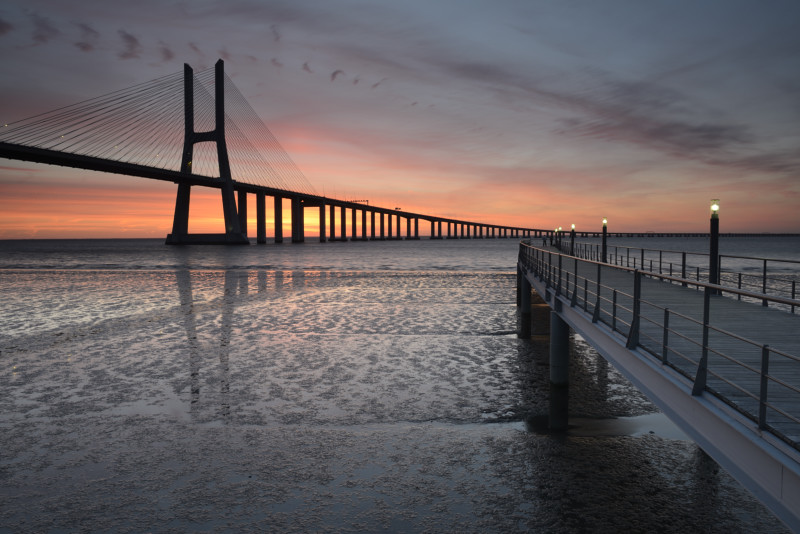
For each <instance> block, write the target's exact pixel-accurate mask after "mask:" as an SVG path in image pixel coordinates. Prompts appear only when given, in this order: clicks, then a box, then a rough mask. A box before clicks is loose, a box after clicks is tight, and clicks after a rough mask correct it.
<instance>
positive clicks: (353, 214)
mask: <svg viewBox="0 0 800 534" xmlns="http://www.w3.org/2000/svg"><path fill="white" fill-rule="evenodd" d="M356 215H357V213H356V209H355V208H353V209H351V210H350V226H351V228H350V234H351V235H352V237H351V238H350V239H351V240H352V241H358V228H357V227H356Z"/></svg>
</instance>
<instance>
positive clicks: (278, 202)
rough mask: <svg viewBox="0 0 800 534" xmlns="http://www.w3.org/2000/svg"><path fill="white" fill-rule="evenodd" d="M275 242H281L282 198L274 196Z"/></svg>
mask: <svg viewBox="0 0 800 534" xmlns="http://www.w3.org/2000/svg"><path fill="white" fill-rule="evenodd" d="M274 218H275V242H276V243H283V198H281V197H275V210H274Z"/></svg>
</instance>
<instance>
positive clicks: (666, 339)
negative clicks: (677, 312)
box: [661, 308, 669, 363]
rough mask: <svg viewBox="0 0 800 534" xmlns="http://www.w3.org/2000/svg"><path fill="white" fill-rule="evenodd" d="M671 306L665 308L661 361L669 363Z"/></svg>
mask: <svg viewBox="0 0 800 534" xmlns="http://www.w3.org/2000/svg"><path fill="white" fill-rule="evenodd" d="M668 347H669V308H664V339H663V341H662V342H661V363H667V356H668V354H669V348H668Z"/></svg>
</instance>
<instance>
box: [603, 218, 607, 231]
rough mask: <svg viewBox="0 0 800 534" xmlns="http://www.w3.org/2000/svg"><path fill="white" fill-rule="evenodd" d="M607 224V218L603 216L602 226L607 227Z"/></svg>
mask: <svg viewBox="0 0 800 534" xmlns="http://www.w3.org/2000/svg"><path fill="white" fill-rule="evenodd" d="M607 226H608V219H606V218H605V217H603V228H605V227H607Z"/></svg>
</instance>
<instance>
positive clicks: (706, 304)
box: [692, 287, 711, 395]
mask: <svg viewBox="0 0 800 534" xmlns="http://www.w3.org/2000/svg"><path fill="white" fill-rule="evenodd" d="M710 304H711V290H710V289H709V288H708V287H706V288H705V291H703V352H702V355H701V356H700V363H699V364H698V365H697V375H696V376H695V379H694V387H693V388H692V395H701V394H702V393H703V390H705V389H706V380H707V377H708V322H709V315H710V309H711V306H710Z"/></svg>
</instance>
